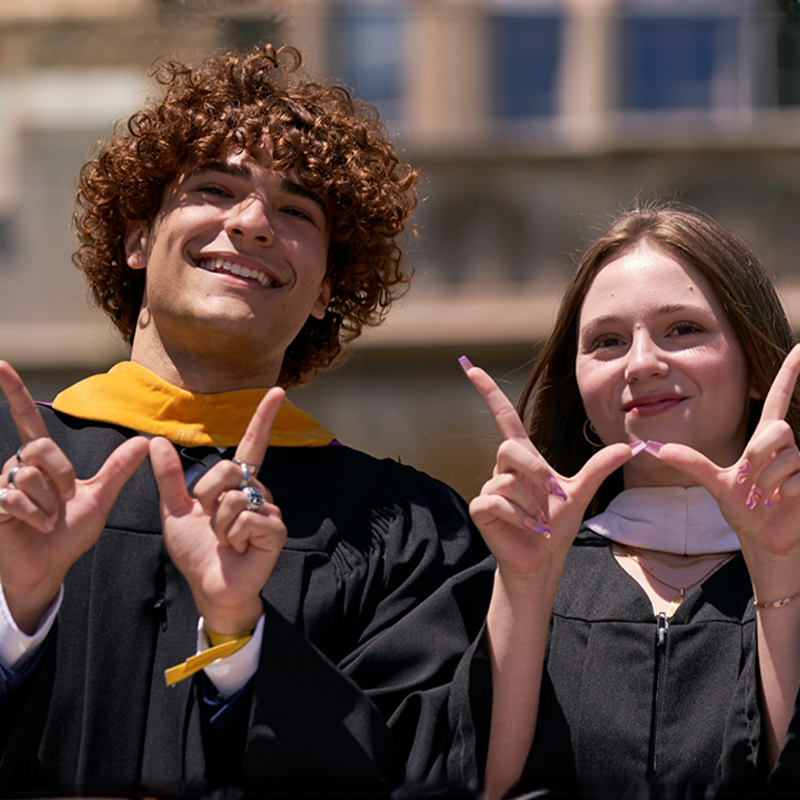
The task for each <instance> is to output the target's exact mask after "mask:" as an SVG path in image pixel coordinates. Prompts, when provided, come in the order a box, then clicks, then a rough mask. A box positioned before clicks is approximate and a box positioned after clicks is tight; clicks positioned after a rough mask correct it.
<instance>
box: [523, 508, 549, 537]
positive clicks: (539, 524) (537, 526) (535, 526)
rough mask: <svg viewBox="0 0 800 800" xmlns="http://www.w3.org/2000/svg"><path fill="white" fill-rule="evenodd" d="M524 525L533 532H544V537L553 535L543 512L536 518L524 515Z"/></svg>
mask: <svg viewBox="0 0 800 800" xmlns="http://www.w3.org/2000/svg"><path fill="white" fill-rule="evenodd" d="M525 525H526V526H527V527H528V528H530V529H531V530H532V531H534V532H535V533H541V534H544V537H545V539H549V538H550V537H551V536H552V535H553V531H552V530H551V529H550V526H549V525H548V524H547V519H546V518H545V516H544V514H539V516H538V517H537V518H536V519H533V517H525Z"/></svg>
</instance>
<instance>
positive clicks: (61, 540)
mask: <svg viewBox="0 0 800 800" xmlns="http://www.w3.org/2000/svg"><path fill="white" fill-rule="evenodd" d="M0 389H2V390H3V392H4V393H5V395H6V398H7V399H8V403H9V408H10V410H11V415H12V417H13V419H14V424H15V425H16V428H17V431H18V433H19V436H20V439H21V441H22V447H21V448H20V450H19V451H18V455H15V456H12V457H11V458H9V459H8V460H7V461H6V462H5V464H4V465H3V470H2V476H1V477H0V499H1V502H0V582H2V585H3V592H4V594H5V597H6V602H7V604H8V607H9V610H10V612H11V615H12V616H13V617H14V620H15V621H16V623H17V625H18V626H19V628H20V629H21V630H23V631H24V632H26V633H29V634H30V633H32V632H33V631H34V630H35V628H36V625H37V624H38V622H39V620H40V619H41V617H42V615H43V614H44V612H45V611H46V610H47V607H48V606H49V605H50V603H51V602H52V600H53V598H54V597H55V596H56V594H57V592H58V588H59V586H60V585H61V583H62V582H63V580H64V577H65V576H66V574H67V571H68V570H69V568H70V567H71V566H72V565H73V564H74V563H75V562H76V561H77V560H78V558H79V557H80V556H81V555H83V554H84V553H85V552H86V551H87V550H89V549H90V548H91V547H92V545H94V543H95V542H96V541H97V539H98V537H99V536H100V533H101V532H102V530H103V528H104V527H105V522H106V518H107V517H108V514H109V512H110V511H111V508H112V506H113V505H114V503H115V502H116V499H117V496H118V495H119V492H120V490H121V489H122V487H123V486H124V484H125V482H126V481H127V480H128V479H129V478H130V477H131V476H132V475H133V473H134V472H135V471H136V469H137V468H138V467H139V465H140V464H141V463H142V461H143V460H144V459H145V457H146V456H147V453H148V441H147V439H145V438H144V437H141V436H137V437H134V438H133V439H129V440H128V441H127V442H124V443H123V444H121V445H120V446H119V447H118V448H117V449H116V450H115V451H114V452H113V453H112V454H111V455H110V456H109V457H108V459H107V460H106V462H105V463H104V464H103V466H102V467H101V468H100V470H99V471H98V472H97V474H96V475H95V476H94V477H93V478H89V479H88V480H85V481H81V480H76V478H75V471H74V470H73V468H72V464H71V463H70V461H69V459H68V458H67V457H66V456H65V455H64V453H63V452H62V451H61V449H60V448H59V447H58V445H56V443H55V442H54V441H53V440H52V439H51V438H50V436H49V434H48V433H47V428H46V426H45V424H44V420H43V419H42V416H41V414H40V413H39V410H38V408H37V407H36V404H35V403H34V401H33V398H32V397H31V395H30V393H29V392H28V390H27V388H26V387H25V384H24V383H23V382H22V380H21V379H20V377H19V375H17V373H16V372H15V371H14V369H13V368H12V367H11V366H10V365H9V364H8V363H6V362H5V361H0Z"/></svg>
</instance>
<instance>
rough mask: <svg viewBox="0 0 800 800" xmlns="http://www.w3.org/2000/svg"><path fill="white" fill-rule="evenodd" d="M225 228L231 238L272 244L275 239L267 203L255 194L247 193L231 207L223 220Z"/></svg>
mask: <svg viewBox="0 0 800 800" xmlns="http://www.w3.org/2000/svg"><path fill="white" fill-rule="evenodd" d="M225 230H226V232H227V233H228V235H229V236H230V237H231V238H241V239H244V240H245V241H254V242H258V243H260V244H272V242H273V241H274V239H275V233H274V231H273V230H272V225H271V224H270V221H269V212H268V210H267V203H266V201H265V200H264V199H263V198H261V197H256V196H255V195H248V196H247V197H245V198H244V199H243V200H242V201H241V202H240V203H237V204H236V205H235V206H234V207H233V208H232V209H231V213H230V214H229V216H228V218H227V219H226V221H225Z"/></svg>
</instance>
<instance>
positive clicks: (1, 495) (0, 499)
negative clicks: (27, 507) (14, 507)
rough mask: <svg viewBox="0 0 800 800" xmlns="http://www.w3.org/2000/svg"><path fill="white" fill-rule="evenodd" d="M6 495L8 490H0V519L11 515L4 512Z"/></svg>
mask: <svg viewBox="0 0 800 800" xmlns="http://www.w3.org/2000/svg"><path fill="white" fill-rule="evenodd" d="M6 495H8V489H0V518H2V517H10V516H11V514H10V513H9V512H8V511H6V507H5V506H4V505H3V503H5V500H6Z"/></svg>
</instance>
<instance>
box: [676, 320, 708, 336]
mask: <svg viewBox="0 0 800 800" xmlns="http://www.w3.org/2000/svg"><path fill="white" fill-rule="evenodd" d="M702 332H703V329H702V328H701V327H700V326H699V325H697V324H696V323H694V322H677V323H676V324H675V325H673V326H672V328H671V330H670V335H674V336H691V335H692V334H693V333H702Z"/></svg>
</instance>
